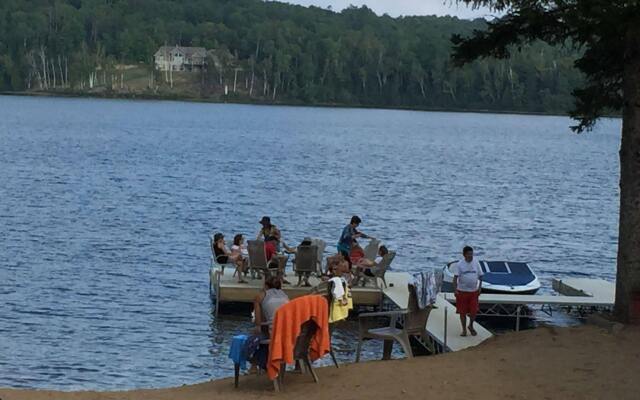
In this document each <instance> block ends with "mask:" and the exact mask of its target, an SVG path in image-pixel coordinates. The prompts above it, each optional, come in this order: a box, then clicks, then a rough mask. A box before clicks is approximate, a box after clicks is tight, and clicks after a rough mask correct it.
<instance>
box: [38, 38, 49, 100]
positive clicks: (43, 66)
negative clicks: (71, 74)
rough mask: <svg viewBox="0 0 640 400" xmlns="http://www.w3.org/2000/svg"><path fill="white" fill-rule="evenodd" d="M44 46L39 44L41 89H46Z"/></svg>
mask: <svg viewBox="0 0 640 400" xmlns="http://www.w3.org/2000/svg"><path fill="white" fill-rule="evenodd" d="M45 51H46V50H45V49H44V46H40V61H41V62H42V86H43V89H47V88H48V86H47V56H46V54H45Z"/></svg>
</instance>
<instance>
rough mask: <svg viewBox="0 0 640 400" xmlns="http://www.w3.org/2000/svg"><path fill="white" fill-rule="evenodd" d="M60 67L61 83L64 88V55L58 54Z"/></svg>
mask: <svg viewBox="0 0 640 400" xmlns="http://www.w3.org/2000/svg"><path fill="white" fill-rule="evenodd" d="M58 69H59V70H60V85H61V86H62V87H63V88H64V86H65V84H64V73H63V72H62V57H60V55H58Z"/></svg>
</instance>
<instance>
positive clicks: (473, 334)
mask: <svg viewBox="0 0 640 400" xmlns="http://www.w3.org/2000/svg"><path fill="white" fill-rule="evenodd" d="M475 321H476V315H475V314H469V332H470V333H471V336H475V335H477V334H478V332H476V330H475V328H474V327H473V323H474V322H475Z"/></svg>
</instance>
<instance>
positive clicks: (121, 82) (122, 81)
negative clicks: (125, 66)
mask: <svg viewBox="0 0 640 400" xmlns="http://www.w3.org/2000/svg"><path fill="white" fill-rule="evenodd" d="M171 87H173V81H172V82H171ZM120 89H124V71H122V72H121V73H120Z"/></svg>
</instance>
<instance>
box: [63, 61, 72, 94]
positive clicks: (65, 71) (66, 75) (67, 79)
mask: <svg viewBox="0 0 640 400" xmlns="http://www.w3.org/2000/svg"><path fill="white" fill-rule="evenodd" d="M64 80H65V82H67V86H69V87H71V85H69V59H68V58H67V57H66V56H65V57H64Z"/></svg>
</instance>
